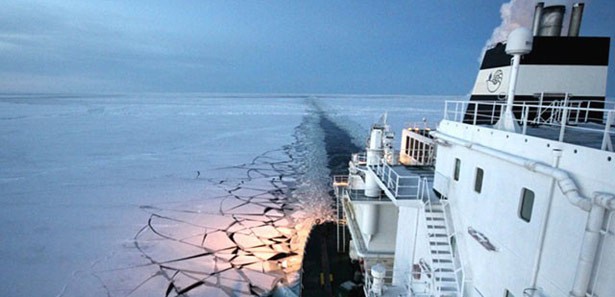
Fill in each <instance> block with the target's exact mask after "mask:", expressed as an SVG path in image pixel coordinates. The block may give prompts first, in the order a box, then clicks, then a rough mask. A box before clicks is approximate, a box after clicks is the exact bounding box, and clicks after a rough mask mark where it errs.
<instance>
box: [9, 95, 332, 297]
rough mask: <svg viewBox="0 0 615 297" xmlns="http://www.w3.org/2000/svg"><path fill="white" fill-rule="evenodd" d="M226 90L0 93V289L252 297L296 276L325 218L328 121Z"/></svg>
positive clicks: (290, 103)
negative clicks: (215, 95)
mask: <svg viewBox="0 0 615 297" xmlns="http://www.w3.org/2000/svg"><path fill="white" fill-rule="evenodd" d="M227 101H228V100H227V99H220V100H217V99H202V98H188V99H185V98H182V100H176V99H173V98H166V97H165V98H153V99H151V100H149V101H148V100H143V98H128V99H127V98H119V99H117V98H111V99H109V98H105V99H100V98H89V99H80V98H77V99H75V98H73V99H66V100H55V99H53V100H52V99H49V100H42V99H41V100H39V99H37V100H32V101H28V100H25V101H22V100H20V101H19V102H17V103H15V102H12V101H11V100H8V101H0V104H1V105H2V109H0V113H2V119H3V124H4V125H3V126H2V128H1V129H2V130H1V132H2V135H3V137H5V138H6V139H5V140H6V141H3V150H2V152H1V154H2V155H1V156H0V157H2V158H0V161H1V162H2V164H1V165H2V168H3V170H2V171H0V175H1V176H0V182H2V186H3V187H2V188H1V189H0V191H1V194H2V196H3V197H4V198H3V199H4V200H2V201H1V202H2V210H1V211H2V221H1V222H0V223H1V225H0V227H1V230H2V232H3V235H5V236H3V237H4V238H9V240H8V241H6V242H3V246H2V249H3V255H2V257H3V258H2V261H3V263H5V264H6V265H4V266H3V268H1V269H2V274H3V275H4V276H5V278H4V281H3V282H2V287H1V288H0V291H1V292H2V295H7V296H8V295H14V296H15V295H16V296H41V295H48V294H49V292H52V294H56V296H105V295H107V296H152V295H156V296H165V295H166V296H177V295H181V294H184V293H187V294H186V295H189V296H244V295H246V296H247V295H262V294H265V293H266V292H268V291H270V290H271V289H272V288H274V287H275V286H276V284H278V283H280V282H281V283H292V282H293V281H294V280H295V278H296V273H295V272H296V271H297V270H298V269H299V267H300V262H301V259H302V253H303V250H302V249H303V245H304V241H305V239H306V238H307V235H308V232H309V229H310V227H311V226H312V225H313V223H314V221H315V220H317V219H320V220H326V219H327V216H328V208H329V202H330V201H329V200H328V199H330V197H329V196H328V195H327V191H328V189H327V185H326V183H327V182H328V171H327V170H326V165H323V164H325V163H326V156H325V155H324V151H322V150H321V148H322V137H323V135H322V131H320V130H319V128H318V127H317V126H318V124H317V119H316V118H314V116H313V115H311V114H310V110H309V107H306V105H305V104H304V103H303V102H302V101H301V100H298V99H280V100H277V99H276V100H272V99H268V98H267V99H254V98H251V99H249V100H245V99H240V100H239V102H238V103H236V104H235V106H230V107H229V106H228V102H227ZM5 115H6V116H5ZM274 118H275V121H272V119H274ZM297 125H299V126H298V127H297V128H295V129H294V130H293V127H295V126H297ZM293 131H294V134H293ZM255 135H256V136H258V137H255ZM293 137H294V138H293ZM255 138H257V139H258V143H251V142H254V141H255V140H254V139H255ZM238 144H242V145H243V146H238ZM204 155H211V156H209V157H207V158H205V157H203V156H204ZM252 159H253V160H252ZM246 160H248V161H247V162H246ZM249 160H252V161H249ZM242 162H245V163H244V164H242ZM203 163H207V166H209V167H208V168H207V170H205V169H203V168H200V176H199V177H198V178H196V175H195V174H194V173H195V172H194V170H195V169H197V168H199V167H195V166H203V165H202V164H203ZM199 164H201V165H199ZM323 168H324V169H323ZM11 228H12V229H11ZM135 232H136V233H137V234H136V235H135V236H134V238H133V240H127V241H123V242H122V241H121V239H122V238H128V236H129V234H127V233H132V234H134V233H135ZM41 236H42V237H43V238H42V240H41ZM31 251H33V252H31ZM88 262H89V263H88ZM32 283H35V284H37V285H36V286H32V285H31V284H32Z"/></svg>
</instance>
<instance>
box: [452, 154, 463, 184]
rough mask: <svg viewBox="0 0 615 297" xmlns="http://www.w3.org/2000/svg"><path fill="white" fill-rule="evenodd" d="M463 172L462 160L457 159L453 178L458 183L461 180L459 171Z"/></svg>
mask: <svg viewBox="0 0 615 297" xmlns="http://www.w3.org/2000/svg"><path fill="white" fill-rule="evenodd" d="M460 170H461V160H459V159H458V158H455V172H454V174H453V178H454V179H455V180H456V181H458V180H459V171H460Z"/></svg>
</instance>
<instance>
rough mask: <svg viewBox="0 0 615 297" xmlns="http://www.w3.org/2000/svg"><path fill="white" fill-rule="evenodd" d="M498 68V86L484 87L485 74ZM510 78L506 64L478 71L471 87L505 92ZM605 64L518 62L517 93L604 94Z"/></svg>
mask: <svg viewBox="0 0 615 297" xmlns="http://www.w3.org/2000/svg"><path fill="white" fill-rule="evenodd" d="M498 70H501V71H502V74H503V77H502V82H501V84H500V85H499V87H497V88H496V87H495V85H493V84H492V85H491V86H490V88H491V90H490V89H489V88H488V83H487V80H488V79H489V75H490V74H493V73H495V72H496V71H498ZM509 81H510V66H506V67H498V68H491V69H483V70H481V71H479V73H478V76H477V78H476V82H475V83H474V88H473V90H472V94H473V95H502V96H505V95H506V91H507V90H508V84H509ZM606 81H607V67H606V66H583V65H574V66H573V65H521V66H520V67H519V78H518V80H517V89H516V93H517V94H518V95H533V94H536V93H541V92H555V93H571V94H574V95H575V96H604V95H605V94H606Z"/></svg>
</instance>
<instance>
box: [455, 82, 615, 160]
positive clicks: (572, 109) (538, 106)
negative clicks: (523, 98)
mask: <svg viewBox="0 0 615 297" xmlns="http://www.w3.org/2000/svg"><path fill="white" fill-rule="evenodd" d="M541 98H542V97H541ZM505 106H506V104H505V103H504V102H468V101H447V102H446V104H445V108H444V119H446V120H450V121H454V122H464V123H467V124H472V125H494V124H495V123H497V122H498V120H499V119H500V115H501V114H503V113H504V109H505ZM513 112H514V113H515V117H516V120H517V123H518V124H519V126H520V127H521V128H522V131H521V134H523V135H526V134H527V130H528V127H537V126H550V127H555V128H559V137H558V138H557V140H558V141H564V139H565V135H566V132H569V131H579V132H582V133H596V134H601V135H602V143H601V145H600V149H601V150H607V151H613V143H612V140H611V137H613V136H615V131H611V130H612V129H611V127H612V126H613V125H615V102H605V101H595V100H576V99H574V100H573V99H570V97H569V95H568V94H566V96H565V98H564V100H556V101H552V102H550V103H549V104H548V105H544V104H543V102H542V100H541V101H539V102H523V103H520V104H513Z"/></svg>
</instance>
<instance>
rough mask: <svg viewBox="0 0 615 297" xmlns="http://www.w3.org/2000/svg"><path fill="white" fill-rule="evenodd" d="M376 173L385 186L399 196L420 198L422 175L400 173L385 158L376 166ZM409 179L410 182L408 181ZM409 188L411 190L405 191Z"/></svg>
mask: <svg viewBox="0 0 615 297" xmlns="http://www.w3.org/2000/svg"><path fill="white" fill-rule="evenodd" d="M375 167H376V168H375V172H376V175H377V176H378V177H379V178H380V180H381V181H382V182H383V183H384V184H385V186H386V187H387V188H388V189H389V190H390V191H391V192H392V193H393V194H394V195H395V197H396V198H397V199H398V198H402V199H403V198H406V199H418V198H419V194H420V186H421V177H420V176H415V175H400V174H399V173H397V172H396V171H395V170H393V168H392V167H391V166H390V165H389V164H387V163H386V162H385V161H384V160H380V162H379V163H378V165H376V166H375ZM406 181H409V182H406ZM404 189H409V191H403V190H404Z"/></svg>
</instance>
